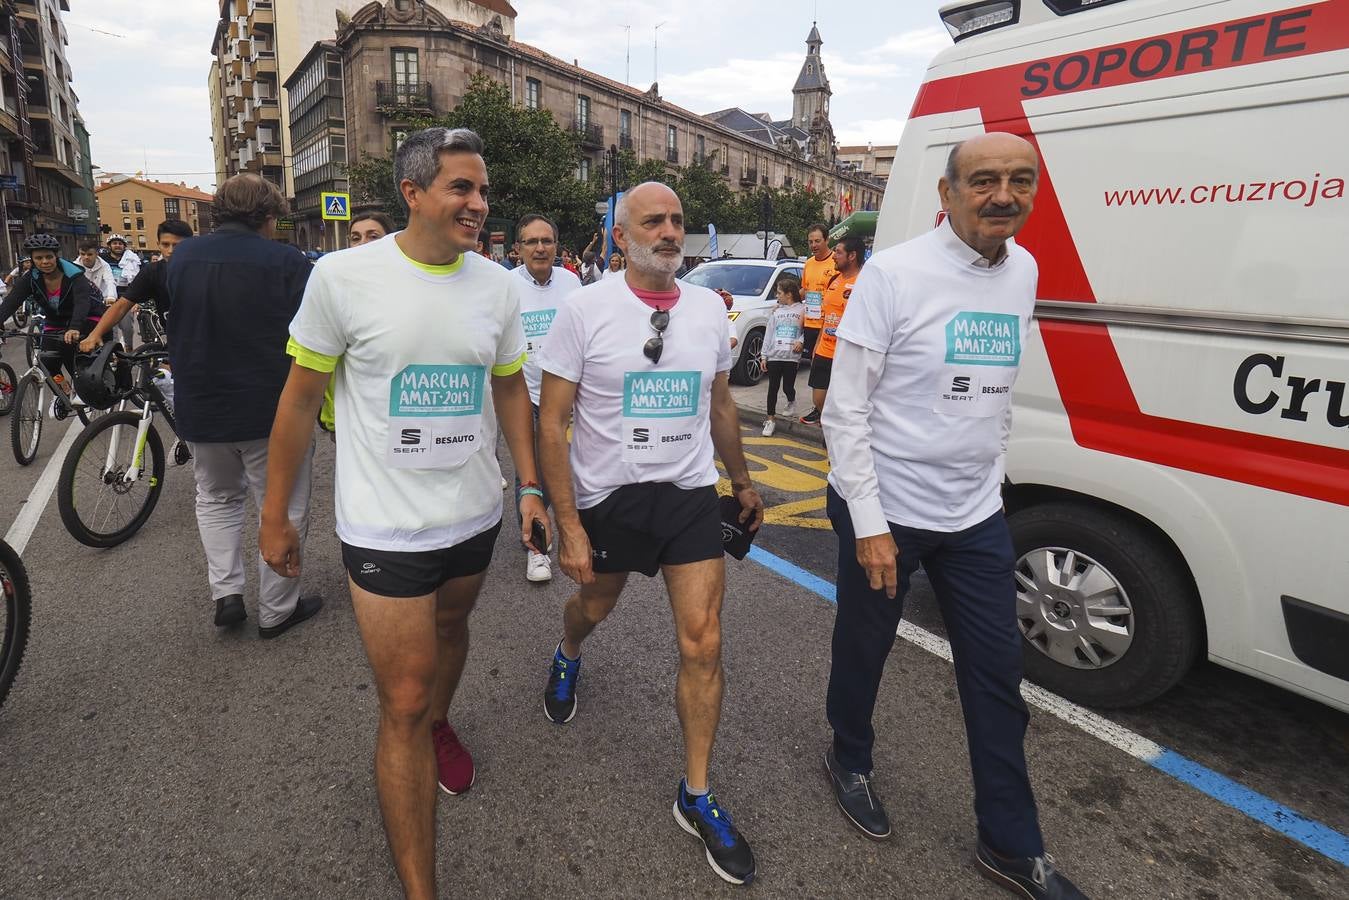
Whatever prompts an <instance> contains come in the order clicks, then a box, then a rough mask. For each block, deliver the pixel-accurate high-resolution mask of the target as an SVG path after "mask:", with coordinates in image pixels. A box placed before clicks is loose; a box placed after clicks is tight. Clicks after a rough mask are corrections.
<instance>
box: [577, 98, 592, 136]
mask: <svg viewBox="0 0 1349 900" xmlns="http://www.w3.org/2000/svg"><path fill="white" fill-rule="evenodd" d="M589 124H590V98H589V97H587V96H586V95H585V94H579V95H577V97H576V127H577V128H585V127H586V126H587V125H589Z"/></svg>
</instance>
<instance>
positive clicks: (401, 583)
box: [342, 522, 501, 597]
mask: <svg viewBox="0 0 1349 900" xmlns="http://www.w3.org/2000/svg"><path fill="white" fill-rule="evenodd" d="M500 531H501V523H500V522H497V523H496V524H495V525H493V526H492V527H491V528H489V529H487V530H486V531H484V532H482V533H481V534H475V535H474V536H473V537H471V538H469V539H468V540H466V541H464V542H463V543H462V544H455V545H454V546H453V547H446V548H445V549H443V550H420V551H414V552H410V553H403V552H399V551H397V550H367V549H366V548H364V547H353V546H352V545H351V544H348V543H346V542H345V541H343V542H342V564H343V565H345V566H346V567H347V574H348V575H350V576H351V580H352V581H353V582H355V583H356V586H357V587H359V588H360V589H361V590H364V591H369V592H370V593H372V594H378V595H379V596H381V597H424V596H426V595H427V594H434V593H435V592H436V590H437V589H438V588H439V587H440V586H441V585H442V584H444V583H445V582H447V581H449V580H450V579H451V578H464V577H466V576H469V575H477V574H479V573H481V572H485V571H487V567H488V566H489V565H491V563H492V549H493V548H494V547H495V546H496V542H497V534H499V533H500Z"/></svg>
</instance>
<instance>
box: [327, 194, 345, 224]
mask: <svg viewBox="0 0 1349 900" xmlns="http://www.w3.org/2000/svg"><path fill="white" fill-rule="evenodd" d="M322 200H323V218H325V219H327V220H328V221H330V222H332V221H341V222H349V221H351V195H350V194H337V193H328V192H326V191H325V192H324V193H323V194H322Z"/></svg>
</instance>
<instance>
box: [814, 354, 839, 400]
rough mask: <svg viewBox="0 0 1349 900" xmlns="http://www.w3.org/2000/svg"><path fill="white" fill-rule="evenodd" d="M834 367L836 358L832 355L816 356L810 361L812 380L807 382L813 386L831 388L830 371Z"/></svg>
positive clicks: (823, 388)
mask: <svg viewBox="0 0 1349 900" xmlns="http://www.w3.org/2000/svg"><path fill="white" fill-rule="evenodd" d="M833 369H834V358H833V357H832V356H816V357H814V358H813V359H811V361H810V381H809V382H807V383H808V384H809V385H810V386H811V387H813V388H819V389H820V390H822V391H823V390H827V389H828V388H829V373H830V372H832V371H833Z"/></svg>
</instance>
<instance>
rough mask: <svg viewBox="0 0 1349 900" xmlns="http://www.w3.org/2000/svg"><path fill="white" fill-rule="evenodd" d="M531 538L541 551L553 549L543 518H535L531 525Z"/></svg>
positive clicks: (535, 546) (537, 549)
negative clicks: (549, 543) (550, 545)
mask: <svg viewBox="0 0 1349 900" xmlns="http://www.w3.org/2000/svg"><path fill="white" fill-rule="evenodd" d="M529 539H530V541H532V542H533V544H534V549H535V550H536V551H537V552H539V553H547V552H548V551H550V550H552V549H553V548H552V547H549V546H548V532H547V531H546V530H545V529H544V527H543V520H542V519H535V520H534V521H533V523H532V524H531V525H530V526H529Z"/></svg>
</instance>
